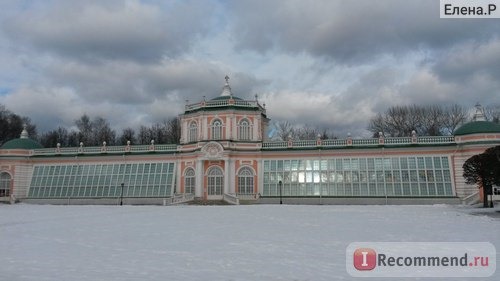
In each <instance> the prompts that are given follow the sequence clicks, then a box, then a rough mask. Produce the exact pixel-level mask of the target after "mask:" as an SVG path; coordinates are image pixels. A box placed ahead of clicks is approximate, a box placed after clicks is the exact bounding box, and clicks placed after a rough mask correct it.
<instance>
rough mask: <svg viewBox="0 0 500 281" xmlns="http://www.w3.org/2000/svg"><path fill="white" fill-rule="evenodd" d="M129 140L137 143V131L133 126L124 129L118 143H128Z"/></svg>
mask: <svg viewBox="0 0 500 281" xmlns="http://www.w3.org/2000/svg"><path fill="white" fill-rule="evenodd" d="M127 141H130V143H132V144H135V143H136V139H135V131H134V129H132V128H125V129H123V131H122V134H121V135H120V137H119V138H118V144H122V145H126V144H127Z"/></svg>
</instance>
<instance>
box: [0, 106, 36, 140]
mask: <svg viewBox="0 0 500 281" xmlns="http://www.w3.org/2000/svg"><path fill="white" fill-rule="evenodd" d="M24 125H26V130H27V131H28V133H29V135H30V136H35V137H36V135H37V131H36V125H35V124H33V123H32V122H31V119H30V118H29V117H25V116H20V115H17V114H15V113H14V112H12V111H10V110H8V109H7V108H6V107H5V106H4V105H2V104H0V145H2V144H3V143H4V142H6V141H9V140H11V139H15V138H18V137H19V135H20V134H21V131H22V130H23V126H24Z"/></svg>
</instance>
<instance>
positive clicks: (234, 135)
mask: <svg viewBox="0 0 500 281" xmlns="http://www.w3.org/2000/svg"><path fill="white" fill-rule="evenodd" d="M237 139H238V122H237V121H236V116H234V115H233V140H237Z"/></svg>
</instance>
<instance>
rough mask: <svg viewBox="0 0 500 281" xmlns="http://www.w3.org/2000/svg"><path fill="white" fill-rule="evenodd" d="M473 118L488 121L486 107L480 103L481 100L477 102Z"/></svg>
mask: <svg viewBox="0 0 500 281" xmlns="http://www.w3.org/2000/svg"><path fill="white" fill-rule="evenodd" d="M472 120H473V121H486V117H485V116H484V109H483V107H482V106H481V105H480V104H479V102H478V103H476V112H475V113H474V116H473V117H472Z"/></svg>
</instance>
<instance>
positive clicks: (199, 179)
mask: <svg viewBox="0 0 500 281" xmlns="http://www.w3.org/2000/svg"><path fill="white" fill-rule="evenodd" d="M195 179H196V182H195V191H194V196H195V197H202V196H203V161H202V160H196V178H195Z"/></svg>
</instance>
